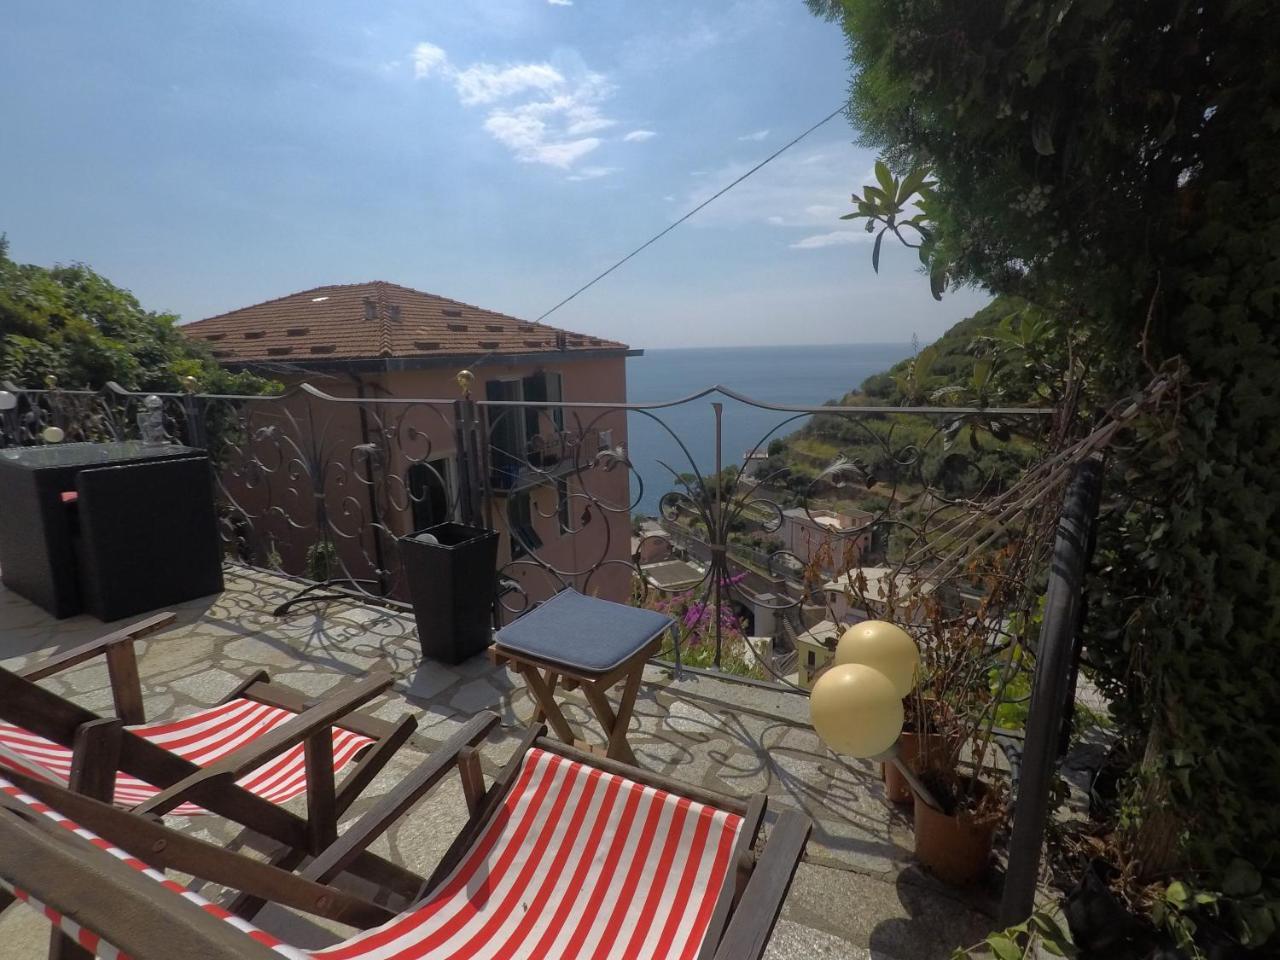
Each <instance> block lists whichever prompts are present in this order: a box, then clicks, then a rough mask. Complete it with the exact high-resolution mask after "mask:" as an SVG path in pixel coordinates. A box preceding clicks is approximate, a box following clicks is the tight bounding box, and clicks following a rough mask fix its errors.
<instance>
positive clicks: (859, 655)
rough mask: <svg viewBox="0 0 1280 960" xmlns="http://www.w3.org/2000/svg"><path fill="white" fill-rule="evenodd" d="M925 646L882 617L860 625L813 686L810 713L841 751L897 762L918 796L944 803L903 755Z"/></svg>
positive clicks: (824, 737) (934, 804) (816, 726)
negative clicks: (908, 701) (909, 703)
mask: <svg viewBox="0 0 1280 960" xmlns="http://www.w3.org/2000/svg"><path fill="white" fill-rule="evenodd" d="M919 667H920V649H919V647H917V646H916V643H915V641H914V640H912V639H911V637H910V635H909V634H908V633H907V632H906V631H905V630H903V629H902V628H901V627H898V626H895V625H894V624H892V623H885V622H883V621H880V620H868V621H865V622H863V623H859V624H855V625H854V626H852V627H850V628H849V629H848V630H846V631H845V633H844V636H842V637H841V638H840V642H839V644H838V645H837V646H836V657H835V663H834V664H832V666H831V668H830V669H828V670H827V672H826V673H824V674H823V675H822V676H820V677H819V678H818V681H817V682H816V683H815V684H814V685H813V690H812V691H810V694H809V716H810V718H811V719H812V721H813V728H814V729H815V730H816V731H817V732H818V736H819V737H821V738H822V740H823V742H824V743H826V744H827V746H829V747H830V748H831V749H832V750H834V751H835V752H836V753H841V754H844V755H846V756H850V757H858V758H861V759H870V758H876V759H883V760H884V761H885V762H887V763H892V764H893V765H894V766H896V767H897V768H898V770H899V771H901V772H902V775H903V776H904V777H905V778H906V780H907V782H908V783H909V784H911V786H912V788H913V789H914V790H915V792H916V795H917V796H918V797H920V798H921V799H922V800H923V801H924V802H925V803H927V804H928V805H929V806H931V807H937V806H938V803H937V801H936V800H934V798H933V797H932V796H931V795H930V793H929V791H928V790H927V789H926V788H925V787H924V785H923V784H921V783H920V781H919V779H918V778H917V777H916V775H915V773H914V772H913V771H912V770H910V769H908V767H907V765H906V764H904V763H903V762H902V761H901V759H900V758H899V756H898V737H899V736H901V734H902V724H903V722H904V720H905V716H904V712H903V706H902V700H903V698H904V697H905V696H907V694H909V693H910V692H911V690H912V688H913V687H914V686H915V682H916V673H917V671H918V670H919Z"/></svg>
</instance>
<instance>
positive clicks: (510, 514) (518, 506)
mask: <svg viewBox="0 0 1280 960" xmlns="http://www.w3.org/2000/svg"><path fill="white" fill-rule="evenodd" d="M507 520H508V522H509V523H510V531H511V559H513V560H514V559H516V558H517V557H523V556H527V555H528V554H531V553H533V552H534V551H535V550H537V549H538V548H539V547H541V546H542V538H541V537H539V536H538V531H536V530H534V529H533V501H532V498H531V497H530V496H529V494H528V492H525V493H520V494H517V495H516V496H514V497H512V498H511V500H510V501H509V503H508V506H507Z"/></svg>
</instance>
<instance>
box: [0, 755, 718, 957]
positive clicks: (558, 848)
mask: <svg viewBox="0 0 1280 960" xmlns="http://www.w3.org/2000/svg"><path fill="white" fill-rule="evenodd" d="M2 782H3V781H0V783H2ZM10 792H11V793H13V795H18V794H19V793H20V791H16V790H15V789H14V788H10ZM24 802H28V803H30V804H32V805H33V806H35V807H36V808H37V809H39V810H41V811H42V812H48V814H49V815H51V816H53V817H54V818H55V819H59V820H60V821H61V822H63V823H64V825H65V826H68V827H69V828H71V829H76V828H75V826H74V824H69V823H66V822H65V818H60V817H59V815H58V814H56V813H53V812H52V811H48V808H46V807H44V806H43V805H41V804H39V803H37V802H36V801H34V800H32V799H31V798H29V797H28V798H26V800H25V801H24ZM741 827H742V820H741V818H740V817H738V816H736V815H734V814H730V813H726V812H725V811H722V810H717V809H715V808H714V807H708V806H704V805H702V804H699V803H695V802H692V801H690V800H688V799H686V798H684V797H681V796H679V795H676V794H671V793H666V792H664V791H662V790H657V789H655V788H653V787H647V786H643V785H641V784H638V783H635V782H633V781H631V780H627V779H625V778H623V777H620V776H616V775H614V774H610V773H605V772H603V771H601V770H598V769H596V768H594V767H590V766H586V765H584V764H580V763H576V762H574V761H572V760H568V759H566V758H564V757H561V756H558V755H556V754H553V753H548V752H546V751H543V750H538V749H533V750H530V751H529V753H528V754H527V755H526V756H525V758H524V761H523V765H522V768H521V771H520V775H519V777H518V779H517V781H516V784H515V785H514V786H513V787H512V789H511V791H510V792H509V793H508V794H507V797H506V799H505V801H504V804H503V806H502V808H501V809H500V810H499V811H498V812H497V814H496V815H495V816H494V818H493V819H492V820H491V821H490V822H489V824H488V826H487V827H486V828H485V830H484V832H483V833H482V834H481V835H480V837H479V838H478V840H477V841H476V843H475V844H474V845H473V846H472V848H471V850H470V851H469V853H468V854H467V855H466V857H465V858H464V859H463V860H462V862H461V863H459V865H458V866H457V868H456V869H455V870H454V871H453V873H452V874H450V875H449V876H448V877H447V878H446V879H445V880H444V881H443V882H442V883H441V884H440V885H439V886H438V887H437V888H436V891H435V892H434V893H433V894H432V895H431V896H430V897H429V898H428V899H426V900H424V901H422V902H421V903H419V904H418V905H417V906H415V907H413V908H412V909H410V910H408V911H406V912H405V913H402V914H400V915H399V916H398V917H396V918H394V919H392V920H389V921H388V922H387V923H385V924H383V925H382V926H380V927H375V928H374V929H371V930H366V931H363V932H362V933H359V934H357V935H356V936H354V937H352V938H350V939H349V940H346V941H345V942H343V943H340V944H337V945H335V946H332V947H327V948H324V949H321V950H312V951H301V950H298V949H296V948H294V947H291V946H288V945H287V944H282V943H280V942H279V941H278V940H276V939H275V938H273V937H271V936H269V935H268V934H265V933H263V932H262V931H260V930H258V929H257V928H255V927H254V926H253V925H251V924H248V923H246V922H244V921H242V920H239V919H236V918H230V917H229V918H227V919H228V922H231V923H234V924H235V925H236V926H237V927H238V928H240V929H242V930H244V931H245V933H246V934H247V935H249V936H252V937H254V938H255V939H258V940H259V941H260V942H262V943H265V944H267V945H268V946H270V947H271V948H272V949H274V950H276V951H277V952H279V953H280V954H282V955H283V956H286V957H290V958H307V960H393V958H394V960H498V958H503V960H521V958H524V960H542V958H556V960H587V958H595V960H605V958H608V960H635V958H646V960H649V958H652V960H691V958H693V957H696V955H697V953H698V950H699V948H700V947H701V945H702V941H703V939H704V938H705V937H706V934H707V928H708V925H709V924H710V920H711V915H712V912H713V910H714V908H715V903H716V899H717V897H718V895H719V892H720V889H721V886H722V884H723V882H724V879H725V877H726V874H727V873H728V871H729V870H730V869H731V867H732V860H733V847H734V843H735V841H736V839H737V836H738V833H739V831H740V829H741ZM81 834H82V835H88V836H90V837H92V835H91V834H87V831H81ZM95 841H96V842H97V844H98V845H99V846H102V847H104V848H105V849H108V850H110V852H112V853H113V854H114V855H115V856H117V857H120V858H121V859H123V860H125V861H126V862H129V863H131V864H132V865H134V866H135V867H137V868H138V869H139V870H144V871H146V872H148V874H149V875H154V876H156V877H157V878H159V874H155V872H154V871H149V870H147V868H146V867H145V866H144V865H143V864H141V863H139V862H137V861H136V860H134V859H133V858H131V857H129V856H128V855H127V854H125V853H123V852H121V851H118V850H114V849H112V848H111V847H110V845H108V844H106V843H105V841H101V840H96V838H95ZM165 885H166V886H167V887H169V889H172V890H175V891H178V890H180V889H181V888H178V887H177V885H175V884H172V883H169V882H166V883H165ZM15 892H16V891H15ZM21 895H22V894H20V893H19V896H21ZM182 895H183V896H184V897H186V898H187V899H189V900H193V902H196V903H199V904H200V905H202V906H204V908H205V909H206V910H209V911H210V912H213V913H215V914H217V915H219V916H225V914H224V913H223V912H222V911H220V910H219V909H218V908H217V907H214V906H213V905H210V904H208V903H207V902H206V901H203V900H201V899H200V898H199V897H197V896H195V895H194V894H192V893H190V892H187V891H182ZM33 905H34V906H36V907H37V908H38V909H46V908H45V907H44V906H43V905H42V904H33ZM46 915H48V916H49V917H50V919H51V920H52V921H53V922H55V923H58V922H62V923H63V929H64V930H66V931H67V932H69V933H70V934H71V935H72V936H77V937H79V939H80V942H81V943H82V944H84V945H85V946H86V947H89V949H97V950H98V951H99V955H100V956H105V957H115V956H116V954H115V953H111V952H105V951H104V947H103V946H102V945H98V944H97V939H96V938H95V937H93V936H92V935H91V934H88V933H86V932H83V931H78V930H73V929H72V928H71V927H67V926H66V923H67V921H66V920H61V921H60V917H59V915H58V914H57V913H56V911H52V912H50V911H48V910H47V909H46ZM72 926H74V925H72ZM86 938H88V939H86ZM90 941H92V943H93V944H94V945H93V946H90ZM106 949H107V950H109V948H106Z"/></svg>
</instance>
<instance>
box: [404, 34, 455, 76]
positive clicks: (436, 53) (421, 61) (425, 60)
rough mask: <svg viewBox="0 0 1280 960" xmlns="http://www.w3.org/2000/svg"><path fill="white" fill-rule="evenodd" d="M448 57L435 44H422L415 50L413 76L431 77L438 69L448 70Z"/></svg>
mask: <svg viewBox="0 0 1280 960" xmlns="http://www.w3.org/2000/svg"><path fill="white" fill-rule="evenodd" d="M448 66H449V57H448V55H447V54H446V53H445V52H444V51H443V50H441V49H440V48H439V47H437V46H436V45H435V44H434V43H420V44H418V45H417V46H416V47H414V48H413V75H414V76H415V77H419V78H421V77H429V76H431V74H432V72H433V71H434V70H435V69H436V68H437V67H443V68H444V69H446V70H447V69H448Z"/></svg>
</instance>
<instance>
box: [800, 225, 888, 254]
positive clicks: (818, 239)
mask: <svg viewBox="0 0 1280 960" xmlns="http://www.w3.org/2000/svg"><path fill="white" fill-rule="evenodd" d="M870 239H872V235H871V234H869V233H867V231H865V230H863V229H862V228H861V227H858V228H857V229H849V230H832V231H831V232H830V233H815V234H813V235H812V236H809V237H804V238H803V239H800V240H797V241H796V242H795V243H792V244H788V246H789V247H791V249H792V250H821V249H822V248H823V247H843V246H846V245H848V244H850V243H865V242H866V241H868V240H870Z"/></svg>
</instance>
